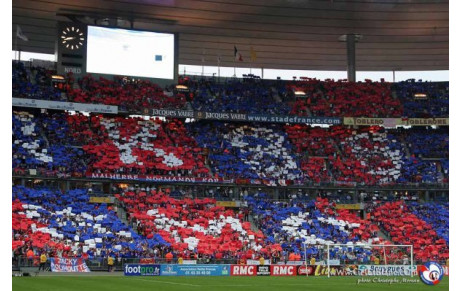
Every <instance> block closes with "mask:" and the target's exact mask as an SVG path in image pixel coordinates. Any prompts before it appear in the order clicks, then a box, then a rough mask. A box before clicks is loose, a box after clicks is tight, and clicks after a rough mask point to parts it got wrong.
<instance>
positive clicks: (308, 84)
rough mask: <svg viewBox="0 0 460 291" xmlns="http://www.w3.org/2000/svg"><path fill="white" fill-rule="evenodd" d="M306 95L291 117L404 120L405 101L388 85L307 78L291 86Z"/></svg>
mask: <svg viewBox="0 0 460 291" xmlns="http://www.w3.org/2000/svg"><path fill="white" fill-rule="evenodd" d="M290 88H292V90H295V91H299V92H303V93H305V96H302V97H299V98H298V99H297V101H296V103H295V105H294V106H292V110H291V114H296V115H309V113H310V114H311V115H312V116H350V117H362V116H367V117H400V116H401V114H402V106H401V102H400V100H399V99H398V98H395V97H393V96H392V94H391V85H390V83H387V82H371V81H370V80H367V81H366V82H356V83H352V82H347V81H345V80H338V81H333V80H326V81H324V82H323V81H319V80H317V79H310V78H304V79H303V80H301V81H298V82H295V83H294V84H292V85H290Z"/></svg>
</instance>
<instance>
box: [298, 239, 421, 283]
mask: <svg viewBox="0 0 460 291" xmlns="http://www.w3.org/2000/svg"><path fill="white" fill-rule="evenodd" d="M303 247H304V250H303V251H304V264H305V268H306V270H308V265H309V254H310V257H312V256H313V254H312V249H310V250H309V251H307V249H308V248H314V249H313V250H315V251H316V254H315V255H314V257H315V258H316V259H317V260H318V261H316V265H322V267H321V268H322V269H323V270H324V268H326V270H325V271H326V273H327V276H328V277H330V276H331V269H332V268H331V266H334V267H333V268H334V270H332V271H334V272H339V273H340V272H341V271H342V270H343V271H344V272H346V273H350V274H357V273H356V272H359V273H360V274H361V270H360V269H361V268H362V270H363V272H364V271H365V272H377V271H379V270H380V271H384V272H395V274H396V273H397V274H399V273H401V272H404V274H406V273H407V272H410V274H408V273H407V276H409V275H410V276H411V277H412V276H414V273H415V271H414V266H415V265H414V247H413V245H396V244H365V243H356V244H350V243H348V244H336V243H326V244H308V243H304V244H303ZM324 252H326V253H324ZM336 266H338V267H336ZM377 266H380V267H382V268H375V267H377ZM385 266H388V267H387V268H384V267H385ZM393 266H394V267H395V268H389V267H393ZM404 266H405V267H404ZM312 267H313V268H315V266H312ZM316 268H320V266H318V267H316ZM353 270H354V271H353ZM395 270H399V271H395ZM334 272H332V273H333V274H332V275H334V274H335V273H334ZM398 272H399V273H398ZM306 273H307V274H306V275H307V276H308V271H307V272H306ZM323 274H324V271H323ZM324 275H326V274H324ZM382 275H384V274H382Z"/></svg>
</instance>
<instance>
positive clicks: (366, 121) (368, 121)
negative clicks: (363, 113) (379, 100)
mask: <svg viewBox="0 0 460 291" xmlns="http://www.w3.org/2000/svg"><path fill="white" fill-rule="evenodd" d="M343 124H345V125H365V126H368V125H380V126H386V127H395V126H396V125H403V121H402V119H401V118H367V117H344V118H343Z"/></svg>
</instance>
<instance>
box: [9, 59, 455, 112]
mask: <svg viewBox="0 0 460 291" xmlns="http://www.w3.org/2000/svg"><path fill="white" fill-rule="evenodd" d="M53 73H54V72H53V71H50V70H47V69H43V68H29V67H26V66H25V65H24V64H23V63H13V97H18V98H31V99H42V100H54V101H70V102H78V103H93V104H105V105H116V106H118V107H119V110H121V111H128V112H145V110H146V109H188V110H190V109H193V110H196V111H206V112H226V113H244V114H270V115H287V114H290V115H298V116H315V117H373V118H375V117H380V118H390V117H408V118H429V117H448V116H449V83H448V82H438V83H431V82H415V80H411V81H406V82H399V83H393V84H392V83H388V82H371V81H366V82H358V83H351V82H346V81H343V80H339V81H334V80H326V81H319V80H316V79H306V78H304V79H302V80H301V81H296V82H293V81H273V80H260V79H257V80H256V79H244V80H240V79H232V80H228V81H226V82H223V83H218V82H217V80H216V79H199V80H198V79H196V80H191V79H190V78H183V79H180V80H179V83H180V84H183V85H186V86H187V87H188V91H186V92H184V91H182V92H180V91H178V90H176V88H175V87H174V86H169V87H167V88H164V89H163V88H161V87H160V86H158V85H157V84H154V83H151V82H150V81H140V80H138V81H132V80H128V79H127V78H122V77H114V79H113V80H108V79H104V78H94V77H92V76H91V75H87V76H85V77H83V78H81V79H78V80H75V79H74V78H73V76H72V75H68V76H66V80H65V82H64V83H60V84H59V85H57V86H56V87H52V86H51V83H52V82H51V75H52V74H53ZM295 92H297V94H296V93H295ZM417 93H423V94H426V98H422V99H420V98H418V99H417V98H415V97H414V95H415V94H417ZM299 94H300V95H299Z"/></svg>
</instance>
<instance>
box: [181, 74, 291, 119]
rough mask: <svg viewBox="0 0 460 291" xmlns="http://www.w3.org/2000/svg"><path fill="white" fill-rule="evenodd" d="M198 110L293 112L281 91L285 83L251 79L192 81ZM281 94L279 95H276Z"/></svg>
mask: <svg viewBox="0 0 460 291" xmlns="http://www.w3.org/2000/svg"><path fill="white" fill-rule="evenodd" d="M188 85H189V86H190V87H189V89H190V90H191V91H192V92H193V94H194V96H195V97H194V99H193V103H192V104H193V108H194V109H195V110H198V111H209V112H233V113H256V114H274V115H285V114H288V113H289V111H290V108H289V106H288V105H287V104H286V103H283V102H282V100H281V98H280V96H279V93H281V94H282V92H284V91H285V88H284V86H282V87H281V88H280V85H284V84H280V83H277V82H272V81H264V80H260V79H259V80H254V79H250V80H249V79H248V80H245V81H243V82H241V81H240V80H231V81H227V82H225V83H217V82H216V81H215V80H203V81H195V82H189V83H188ZM276 97H278V98H276Z"/></svg>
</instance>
